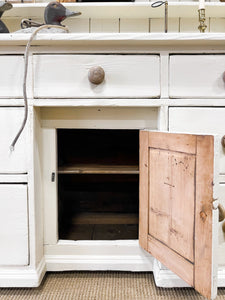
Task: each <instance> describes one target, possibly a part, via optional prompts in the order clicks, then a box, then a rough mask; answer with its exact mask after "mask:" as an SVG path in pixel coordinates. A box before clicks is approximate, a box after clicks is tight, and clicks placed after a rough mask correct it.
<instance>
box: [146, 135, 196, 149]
mask: <svg viewBox="0 0 225 300" xmlns="http://www.w3.org/2000/svg"><path fill="white" fill-rule="evenodd" d="M149 147H150V148H157V149H164V150H171V151H177V152H184V153H189V154H195V153H196V137H195V136H194V135H191V134H176V133H174V134H171V135H169V136H168V133H165V132H149Z"/></svg>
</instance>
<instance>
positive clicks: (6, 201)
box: [0, 184, 29, 268]
mask: <svg viewBox="0 0 225 300" xmlns="http://www.w3.org/2000/svg"><path fill="white" fill-rule="evenodd" d="M27 210H28V206H27V185H25V184H0V240H1V247H0V268H1V266H15V265H17V266H26V265H28V264H29V253H28V211H27Z"/></svg>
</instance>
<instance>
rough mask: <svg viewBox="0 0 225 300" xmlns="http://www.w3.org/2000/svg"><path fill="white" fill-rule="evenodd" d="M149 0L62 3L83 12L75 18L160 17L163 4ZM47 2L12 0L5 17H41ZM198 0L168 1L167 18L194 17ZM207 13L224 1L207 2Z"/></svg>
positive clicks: (215, 12) (224, 12) (223, 6)
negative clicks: (152, 5) (155, 4)
mask: <svg viewBox="0 0 225 300" xmlns="http://www.w3.org/2000/svg"><path fill="white" fill-rule="evenodd" d="M151 3H152V2H131V3H127V2H120V3H118V2H114V3H113V2H110V3H106V2H105V3H104V2H101V3H99V2H95V3H91V2H89V3H63V4H64V5H65V6H66V7H68V8H69V9H71V10H74V11H80V12H82V15H81V16H79V17H77V18H104V19H106V18H131V19H133V18H163V17H164V7H163V6H161V7H158V8H152V7H151ZM46 5H47V3H23V4H14V5H13V9H11V10H9V11H6V12H5V14H4V18H27V17H30V18H33V17H36V18H40V17H42V18H43V15H44V8H45V7H46ZM198 5H199V4H198V2H169V17H170V18H178V17H181V18H194V17H197V16H198ZM206 16H207V17H217V18H218V17H221V18H224V16H225V3H221V2H206Z"/></svg>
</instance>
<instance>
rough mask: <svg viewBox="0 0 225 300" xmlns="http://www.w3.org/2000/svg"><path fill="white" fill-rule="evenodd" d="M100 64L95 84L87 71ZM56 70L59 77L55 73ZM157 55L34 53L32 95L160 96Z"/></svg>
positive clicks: (53, 96)
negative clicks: (101, 71) (98, 80)
mask: <svg viewBox="0 0 225 300" xmlns="http://www.w3.org/2000/svg"><path fill="white" fill-rule="evenodd" d="M94 66H101V67H102V68H103V69H104V71H105V79H104V81H103V82H102V83H101V84H99V85H95V84H92V83H90V82H89V79H88V72H89V70H90V69H91V68H92V67H94ZM59 69H60V72H62V74H63V76H59ZM159 73H160V64H159V56H157V55H36V56H35V57H34V96H35V97H38V98H46V97H47V98H51V97H52V98H60V97H62V98H71V97H73V98H86V97H91V98H102V97H106V98H116V97H118V98H124V97H130V98H140V97H146V98H155V97H159V95H160V78H159V76H160V75H159Z"/></svg>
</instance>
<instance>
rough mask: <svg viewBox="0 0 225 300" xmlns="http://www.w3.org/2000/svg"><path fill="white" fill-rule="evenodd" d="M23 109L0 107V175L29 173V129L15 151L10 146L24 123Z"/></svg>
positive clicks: (24, 132)
mask: <svg viewBox="0 0 225 300" xmlns="http://www.w3.org/2000/svg"><path fill="white" fill-rule="evenodd" d="M23 115H24V109H23V108H22V107H0V145H1V146H0V174H2V173H26V172H27V151H26V149H27V147H28V145H27V129H25V130H24V131H23V133H22V135H21V136H20V138H19V140H18V142H17V144H16V146H15V150H14V151H13V152H10V148H9V147H10V145H11V143H12V141H13V139H14V137H15V135H16V134H17V132H18V130H19V128H20V126H21V124H22V121H23Z"/></svg>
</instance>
